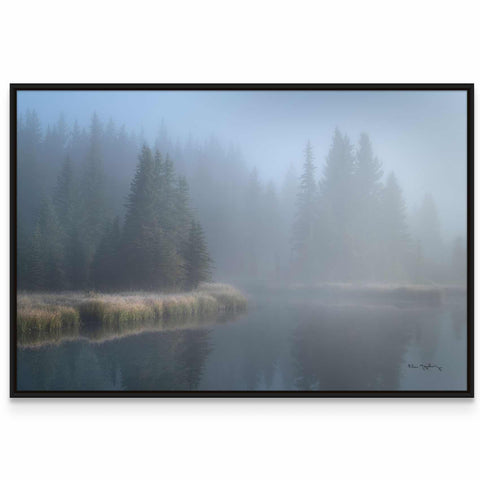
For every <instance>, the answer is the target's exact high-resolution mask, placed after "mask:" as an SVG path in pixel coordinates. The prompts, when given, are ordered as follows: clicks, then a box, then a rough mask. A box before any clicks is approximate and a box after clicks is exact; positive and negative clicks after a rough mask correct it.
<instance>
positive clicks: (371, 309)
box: [17, 293, 466, 390]
mask: <svg viewBox="0 0 480 480" xmlns="http://www.w3.org/2000/svg"><path fill="white" fill-rule="evenodd" d="M422 365H423V367H422ZM438 367H440V368H438ZM17 376H18V389H19V390H198V389H200V390H412V389H413V390H464V389H465V388H466V310H465V302H464V299H463V301H460V302H456V303H454V302H452V303H447V304H445V305H443V306H441V307H423V308H422V307H414V306H412V305H379V304H375V305H372V304H370V305H369V304H366V303H365V304H362V302H359V301H358V299H356V300H355V302H354V303H353V304H348V303H342V304H341V305H334V304H328V303H325V301H324V300H323V301H320V300H316V299H315V298H305V296H299V295H298V294H281V295H280V294H273V293H266V294H258V293H257V294H254V295H250V298H249V309H248V312H246V313H244V314H241V315H240V316H237V317H236V318H230V319H225V318H223V319H219V320H218V321H216V320H215V319H213V320H212V322H210V323H208V322H207V323H206V324H202V325H200V326H196V327H193V328H185V327H184V328H182V329H178V330H169V331H157V332H152V331H147V332H143V333H142V332H140V333H138V332H137V333H135V334H130V335H126V336H116V335H115V333H114V332H112V333H111V334H110V335H104V336H103V338H102V337H101V336H100V337H99V338H96V339H95V340H92V339H87V338H76V339H75V338H74V339H71V340H64V341H62V342H59V343H56V344H55V343H50V344H44V345H41V346H35V347H24V346H23V347H19V349H18V375H17Z"/></svg>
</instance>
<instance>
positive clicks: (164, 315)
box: [17, 283, 247, 336]
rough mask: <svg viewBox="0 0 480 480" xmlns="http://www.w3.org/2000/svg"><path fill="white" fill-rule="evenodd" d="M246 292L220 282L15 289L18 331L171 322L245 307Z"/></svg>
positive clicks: (57, 330) (20, 334)
mask: <svg viewBox="0 0 480 480" xmlns="http://www.w3.org/2000/svg"><path fill="white" fill-rule="evenodd" d="M246 306H247V301H246V298H245V297H244V296H243V294H242V293H241V292H239V291H238V290H237V289H235V288H233V287H231V286H229V285H224V284H217V283H214V284H203V285H201V286H200V287H199V288H198V289H197V290H194V291H192V292H185V293H178V294H157V293H145V292H126V293H117V294H95V293H80V292H66V293H58V294H50V293H48V294H47V293H45V294H41V293H19V294H18V296H17V331H18V333H19V336H22V335H23V336H29V335H31V334H42V335H43V334H51V335H55V334H56V333H58V332H61V331H66V332H75V330H76V329H79V328H80V327H81V326H82V325H83V326H85V325H90V326H96V327H99V326H105V327H113V328H115V327H120V326H127V325H142V324H148V325H173V326H174V325H175V324H176V323H177V322H178V323H181V322H183V321H185V320H186V319H192V318H202V317H208V316H210V315H214V314H218V313H229V312H231V313H235V312H239V311H242V310H245V308H246Z"/></svg>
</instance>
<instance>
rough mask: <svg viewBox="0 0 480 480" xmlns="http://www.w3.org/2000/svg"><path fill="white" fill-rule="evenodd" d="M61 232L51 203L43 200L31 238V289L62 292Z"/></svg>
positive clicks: (62, 254)
mask: <svg viewBox="0 0 480 480" xmlns="http://www.w3.org/2000/svg"><path fill="white" fill-rule="evenodd" d="M62 238H63V232H62V231H61V228H60V225H59V223H58V221H57V218H56V215H55V210H54V208H53V206H52V203H51V202H50V201H49V200H48V199H46V200H44V202H43V204H42V206H41V208H40V212H39V215H38V220H37V226H36V228H35V231H34V233H33V236H32V247H31V256H30V270H31V272H32V279H31V287H32V288H33V289H37V290H62V289H64V287H65V280H64V248H63V244H62Z"/></svg>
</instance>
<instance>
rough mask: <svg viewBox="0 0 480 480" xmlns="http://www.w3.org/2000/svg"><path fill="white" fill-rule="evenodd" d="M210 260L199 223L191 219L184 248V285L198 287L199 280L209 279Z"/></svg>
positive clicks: (190, 287) (189, 287)
mask: <svg viewBox="0 0 480 480" xmlns="http://www.w3.org/2000/svg"><path fill="white" fill-rule="evenodd" d="M211 265H212V260H211V259H210V256H209V254H208V250H207V246H206V243H205V237H204V234H203V230H202V227H201V225H200V223H198V222H195V221H194V220H192V222H191V224H190V232H189V235H188V242H187V245H186V248H185V266H184V268H185V286H186V288H188V289H194V288H196V287H198V285H199V283H200V282H204V281H207V280H209V279H210V275H211Z"/></svg>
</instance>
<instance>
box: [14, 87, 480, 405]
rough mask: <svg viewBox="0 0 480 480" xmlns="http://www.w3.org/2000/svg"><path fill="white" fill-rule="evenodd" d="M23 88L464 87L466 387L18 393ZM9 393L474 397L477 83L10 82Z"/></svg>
mask: <svg viewBox="0 0 480 480" xmlns="http://www.w3.org/2000/svg"><path fill="white" fill-rule="evenodd" d="M25 90H321V91H327V90H338V91H353V90H356V91H361V90H363V91H408V90H461V91H465V92H466V93H467V388H466V390H461V391H432V390H415V391H413V390H409V391H397V390H395V391H377V390H375V391H358V390H355V391H224V390H221V391H210V390H209V391H24V390H22V391H19V390H18V389H17V329H16V313H17V271H16V265H17V202H16V199H17V142H16V139H17V93H18V92H19V91H25ZM10 397H11V398H23V397H26V398H32V397H48V398H68V397H70V398H82V397H83V398H85V397H88V398H102V397H103V398H104V397H109V398H122V397H124V398H125V397H128V398H134V397H144V398H147V397H177V398H180V397H217V398H220V397H236V398H242V397H257V398H258V397H274V398H275V397H277V398H280V397H290V398H294V397H297V398H298V397H304V398H305V397H319V398H321V397H325V398H331V397H335V398H342V397H345V398H365V397H369V398H441V397H443V398H471V397H474V85H473V84H468V83H465V84H460V83H458V84H457V83H455V84H452V83H436V84H424V83H420V84H416V83H409V84H254V83H252V84H93V83H92V84H54V83H52V84H33V83H25V84H19V83H17V84H11V85H10Z"/></svg>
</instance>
